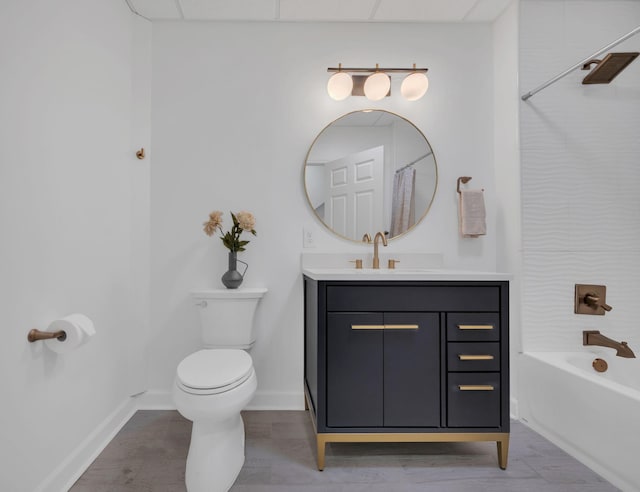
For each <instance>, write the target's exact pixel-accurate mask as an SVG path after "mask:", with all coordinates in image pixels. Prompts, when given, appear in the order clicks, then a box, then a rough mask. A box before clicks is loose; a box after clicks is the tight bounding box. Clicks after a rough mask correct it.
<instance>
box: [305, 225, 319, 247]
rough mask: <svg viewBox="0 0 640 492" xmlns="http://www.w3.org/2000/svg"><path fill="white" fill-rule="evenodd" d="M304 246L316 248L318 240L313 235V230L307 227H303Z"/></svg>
mask: <svg viewBox="0 0 640 492" xmlns="http://www.w3.org/2000/svg"><path fill="white" fill-rule="evenodd" d="M302 247H303V248H315V247H316V241H315V238H314V237H313V231H312V230H311V229H307V228H306V227H305V228H303V229H302Z"/></svg>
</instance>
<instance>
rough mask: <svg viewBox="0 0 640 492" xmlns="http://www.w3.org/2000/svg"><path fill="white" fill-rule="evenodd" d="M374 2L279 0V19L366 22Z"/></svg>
mask: <svg viewBox="0 0 640 492" xmlns="http://www.w3.org/2000/svg"><path fill="white" fill-rule="evenodd" d="M375 4H376V0H280V19H281V20H291V21H302V20H309V21H325V20H326V21H359V20H368V19H369V18H370V17H371V13H372V9H373V7H374V5H375Z"/></svg>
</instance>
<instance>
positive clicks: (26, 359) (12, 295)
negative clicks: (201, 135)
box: [0, 0, 149, 491]
mask: <svg viewBox="0 0 640 492" xmlns="http://www.w3.org/2000/svg"><path fill="white" fill-rule="evenodd" d="M143 24H144V22H142V23H141V21H139V20H135V21H134V20H133V17H132V15H131V13H130V12H129V10H128V8H127V6H126V4H125V3H124V2H120V1H118V2H105V1H97V0H92V1H87V0H82V1H80V0H59V1H57V2H48V1H35V2H22V1H20V0H4V1H3V2H1V3H0V66H1V67H2V74H3V75H2V78H1V81H0V108H2V110H1V111H0V224H1V227H2V240H1V241H0V299H2V301H1V302H2V318H3V319H2V324H3V328H2V343H1V344H0V374H2V383H0V384H1V390H2V405H0V422H2V433H1V438H0V463H2V466H0V489H1V490H6V491H22V490H23V491H27V490H28V491H35V490H63V488H64V483H63V482H61V480H63V481H64V478H65V477H64V476H62V475H64V472H65V471H66V472H69V471H71V473H75V472H77V471H78V463H73V464H72V465H70V466H71V469H70V470H69V463H71V462H72V461H73V459H74V457H76V454H77V451H78V449H79V448H81V447H82V445H83V443H85V442H86V441H85V440H86V439H87V438H91V436H94V435H95V433H96V432H97V431H99V430H101V429H102V426H103V424H104V423H105V422H107V421H109V419H110V418H112V416H113V415H114V412H115V413H116V414H117V412H118V411H119V409H121V408H122V406H123V404H125V402H126V401H127V400H128V395H129V385H128V381H129V380H131V379H133V380H136V378H138V379H139V377H138V376H137V374H136V373H139V372H140V368H139V367H137V366H138V365H139V364H138V363H135V364H132V363H131V362H132V360H133V357H132V354H131V353H130V352H129V350H128V349H127V340H128V339H129V338H128V337H129V335H130V334H134V335H135V334H136V333H137V332H138V330H141V329H144V328H145V327H144V326H143V324H144V318H145V316H146V314H145V313H144V311H146V308H145V309H144V310H143V311H142V312H141V311H139V309H138V307H137V306H136V303H137V302H138V300H139V299H140V297H141V296H142V298H144V296H145V294H144V292H143V291H141V290H139V289H138V286H139V285H141V284H144V282H145V280H144V278H140V277H139V275H140V273H139V271H138V273H136V270H135V269H134V262H137V261H138V260H140V259H141V256H146V251H147V247H146V246H145V245H144V244H142V243H140V242H139V241H140V240H141V239H140V238H143V237H144V235H145V233H144V231H143V230H140V228H139V227H142V228H144V227H146V228H147V235H148V225H145V224H148V205H147V216H146V217H145V212H144V207H145V204H144V199H143V200H142V201H140V200H139V199H138V198H137V197H136V194H137V192H138V191H139V189H138V186H139V185H142V186H144V182H145V180H147V181H148V172H146V173H145V171H144V170H142V171H141V168H140V167H137V166H139V164H140V163H139V161H137V159H135V156H134V150H135V148H134V147H132V145H131V136H132V131H133V128H132V124H133V122H134V121H137V123H138V126H139V127H141V126H144V125H145V124H146V126H147V128H148V118H147V122H146V123H143V122H142V121H141V120H140V119H139V118H134V117H133V112H135V111H137V109H136V108H137V105H136V104H134V103H133V101H132V63H133V59H134V54H135V53H134V51H135V50H133V49H132V43H133V39H132V36H133V27H134V25H137V26H138V27H140V28H143V29H144V26H143ZM144 56H146V57H147V58H148V57H149V53H147V54H146V55H144ZM144 56H143V57H144ZM134 85H135V84H134ZM132 110H133V111H132ZM142 165H143V166H144V165H146V163H143V164H142ZM143 193H144V192H143ZM134 242H135V244H134ZM142 252H144V255H143V253H142ZM142 261H143V262H144V260H142ZM136 268H137V267H136ZM142 268H144V267H142ZM142 276H144V274H142ZM134 288H135V289H136V290H134ZM72 312H82V313H85V314H86V315H88V316H89V317H91V318H92V319H93V320H94V322H95V326H96V329H97V335H96V336H95V337H94V338H93V339H92V340H91V342H90V343H89V344H88V345H86V346H84V347H82V348H80V349H78V350H77V351H75V352H73V353H70V354H67V355H65V356H60V355H56V354H54V353H53V352H51V351H49V350H47V349H45V347H44V346H43V343H42V342H37V343H34V344H30V343H28V342H27V332H28V331H29V330H30V329H31V328H39V329H41V330H44V329H46V328H47V326H48V324H49V323H50V322H51V321H52V320H54V319H56V318H59V317H62V316H65V315H67V314H69V313H72ZM136 344H137V345H136ZM140 344H141V339H140V338H139V337H138V338H137V339H136V342H135V343H134V344H133V345H132V346H131V347H132V348H135V347H136V346H137V348H138V349H140ZM137 356H138V358H139V357H140V350H138V354H137ZM66 478H67V479H68V478H69V475H67V476H66Z"/></svg>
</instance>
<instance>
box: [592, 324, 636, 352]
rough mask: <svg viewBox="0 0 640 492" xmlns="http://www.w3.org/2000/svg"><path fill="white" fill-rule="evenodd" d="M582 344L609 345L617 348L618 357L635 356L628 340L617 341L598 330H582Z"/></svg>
mask: <svg viewBox="0 0 640 492" xmlns="http://www.w3.org/2000/svg"><path fill="white" fill-rule="evenodd" d="M582 345H599V346H601V347H609V348H612V349H616V355H617V356H618V357H627V358H634V359H635V357H636V356H635V354H634V353H633V350H631V349H630V348H629V346H628V345H627V342H616V341H615V340H612V339H611V338H608V337H605V336H604V335H602V334H601V333H600V332H599V331H597V330H585V331H583V332H582Z"/></svg>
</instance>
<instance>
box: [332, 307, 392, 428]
mask: <svg viewBox="0 0 640 492" xmlns="http://www.w3.org/2000/svg"><path fill="white" fill-rule="evenodd" d="M382 322H383V316H382V314H381V313H328V314H327V426H329V427H380V426H382V423H383V419H382V412H383V405H382V398H383V394H382V357H383V351H382V344H383V330H382V329H376V328H370V329H367V328H364V329H363V328H360V327H363V326H375V327H381V326H382Z"/></svg>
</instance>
